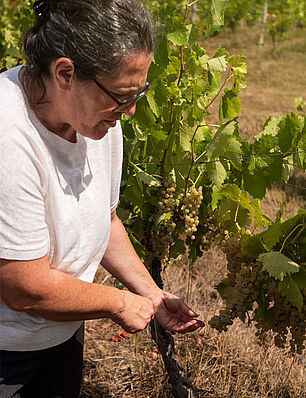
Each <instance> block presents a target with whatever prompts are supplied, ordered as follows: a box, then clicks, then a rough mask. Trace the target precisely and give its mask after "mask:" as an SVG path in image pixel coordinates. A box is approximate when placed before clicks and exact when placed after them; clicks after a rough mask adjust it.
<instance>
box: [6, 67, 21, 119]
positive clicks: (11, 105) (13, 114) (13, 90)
mask: <svg viewBox="0 0 306 398" xmlns="http://www.w3.org/2000/svg"><path fill="white" fill-rule="evenodd" d="M20 68H21V66H17V67H15V68H12V69H9V70H8V71H6V72H4V73H2V74H1V75H0V92H1V100H0V120H1V122H0V123H1V125H3V124H4V123H10V122H11V123H13V124H15V123H16V122H18V121H19V120H20V119H23V118H24V115H25V113H26V101H25V98H24V95H23V90H22V87H21V83H20V81H19V78H18V73H19V71H20Z"/></svg>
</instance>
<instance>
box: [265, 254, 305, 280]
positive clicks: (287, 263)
mask: <svg viewBox="0 0 306 398" xmlns="http://www.w3.org/2000/svg"><path fill="white" fill-rule="evenodd" d="M258 261H260V262H262V264H263V269H264V270H265V271H267V272H268V273H269V275H270V276H272V277H273V278H275V279H279V280H280V281H283V280H284V277H285V276H286V275H287V274H291V273H295V272H299V269H300V266H299V265H298V264H296V263H295V262H294V261H292V260H291V259H290V258H289V257H287V256H285V255H284V254H282V253H280V252H270V253H263V254H260V255H259V257H258Z"/></svg>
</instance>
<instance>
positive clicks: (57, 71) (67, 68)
mask: <svg viewBox="0 0 306 398" xmlns="http://www.w3.org/2000/svg"><path fill="white" fill-rule="evenodd" d="M51 73H52V75H53V78H54V82H55V84H56V85H57V86H58V87H59V88H60V89H62V90H69V89H70V88H71V85H72V82H73V78H74V74H75V71H74V65H73V62H72V61H71V60H70V59H69V58H58V59H57V60H56V61H54V63H53V65H52V67H51Z"/></svg>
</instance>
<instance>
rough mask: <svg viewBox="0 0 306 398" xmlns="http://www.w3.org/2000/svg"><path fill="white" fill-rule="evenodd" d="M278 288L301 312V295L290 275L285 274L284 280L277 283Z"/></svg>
mask: <svg viewBox="0 0 306 398" xmlns="http://www.w3.org/2000/svg"><path fill="white" fill-rule="evenodd" d="M279 290H280V292H281V293H282V294H283V295H284V296H286V297H287V299H288V301H290V303H291V304H292V305H294V306H295V307H296V308H297V309H298V310H299V311H300V312H301V310H302V308H303V296H302V293H301V291H300V289H299V287H298V285H297V284H296V283H295V282H294V280H293V279H292V277H291V275H286V276H285V278H284V280H283V281H281V282H280V283H279Z"/></svg>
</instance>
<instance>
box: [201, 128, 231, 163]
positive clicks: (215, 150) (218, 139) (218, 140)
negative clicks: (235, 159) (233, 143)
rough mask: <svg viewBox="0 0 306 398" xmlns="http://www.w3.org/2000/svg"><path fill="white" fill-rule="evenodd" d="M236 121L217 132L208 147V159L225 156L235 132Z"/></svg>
mask: <svg viewBox="0 0 306 398" xmlns="http://www.w3.org/2000/svg"><path fill="white" fill-rule="evenodd" d="M236 123H237V122H236V121H234V120H231V121H230V122H228V123H226V124H224V125H223V126H222V127H221V128H220V129H218V130H217V132H216V134H215V135H214V136H213V138H212V140H211V141H210V143H209V144H208V145H207V150H206V151H207V158H208V160H213V159H218V158H219V157H220V156H221V155H223V154H224V153H225V152H226V150H227V148H228V142H229V139H230V138H231V137H232V135H233V134H234V132H235V129H236Z"/></svg>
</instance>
